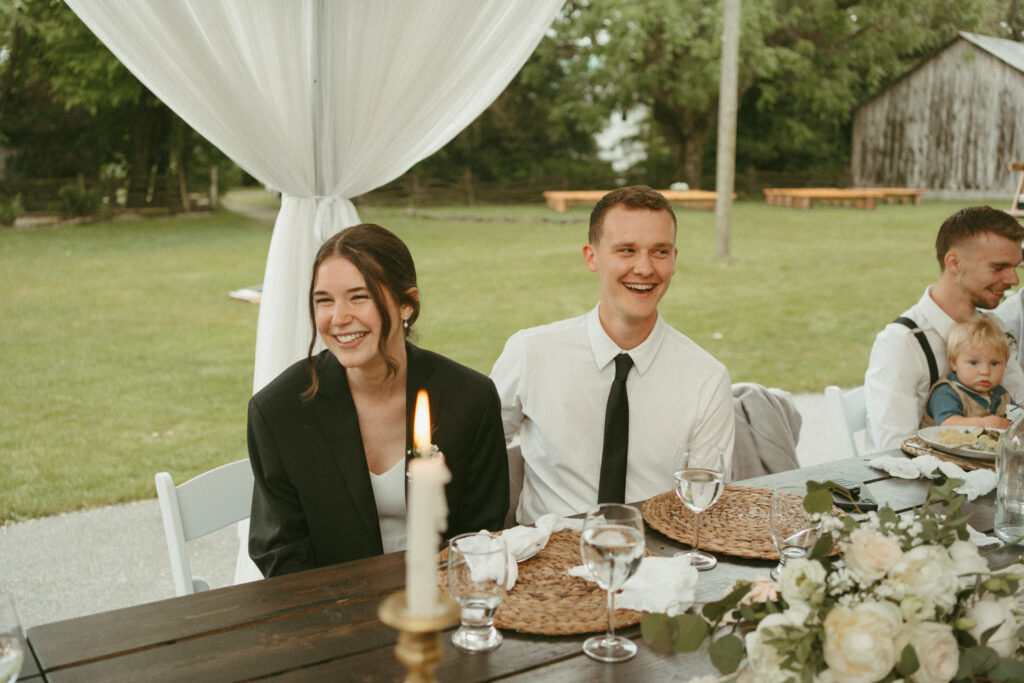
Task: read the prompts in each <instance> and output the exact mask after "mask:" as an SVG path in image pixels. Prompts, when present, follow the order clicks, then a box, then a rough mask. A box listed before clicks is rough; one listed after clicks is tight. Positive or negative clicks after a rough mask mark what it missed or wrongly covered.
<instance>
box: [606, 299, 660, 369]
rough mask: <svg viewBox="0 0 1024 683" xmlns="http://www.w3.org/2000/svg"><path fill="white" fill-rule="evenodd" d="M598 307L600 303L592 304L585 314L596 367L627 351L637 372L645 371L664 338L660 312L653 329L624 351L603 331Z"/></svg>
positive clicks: (652, 361)
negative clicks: (636, 343) (638, 342)
mask: <svg viewBox="0 0 1024 683" xmlns="http://www.w3.org/2000/svg"><path fill="white" fill-rule="evenodd" d="M599 307H600V304H598V305H597V306H594V308H593V310H591V311H590V313H588V314H587V337H588V339H589V340H590V350H591V351H592V352H593V353H594V363H595V364H596V365H597V369H598V370H603V369H604V368H605V367H606V366H607V365H608V364H609V363H611V362H612V361H613V360H615V356H617V355H619V354H620V353H628V354H629V357H630V358H632V359H633V366H634V367H635V368H636V370H637V372H638V373H639V374H641V375H642V374H644V373H645V372H647V369H648V368H650V367H651V364H652V363H654V358H655V356H657V355H658V348H659V347H660V346H661V342H662V340H663V339H664V338H665V329H666V328H667V327H668V325H667V324H666V323H665V321H664V320H663V319H662V317H661V313H660V312H659V313H658V320H657V322H655V323H654V329H652V330H651V333H650V334H649V335H647V339H644V340H643V341H642V342H640V344H639V345H638V346H635V347H634V348H632V349H629V350H628V351H626V350H625V349H620V348H619V346H618V344H616V343H615V342H614V341H612V338H611V337H609V336H608V333H607V332H605V331H604V328H603V327H602V326H601V319H600V317H599V316H598V312H597V311H598V308H599Z"/></svg>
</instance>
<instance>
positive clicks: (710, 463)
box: [674, 446, 725, 572]
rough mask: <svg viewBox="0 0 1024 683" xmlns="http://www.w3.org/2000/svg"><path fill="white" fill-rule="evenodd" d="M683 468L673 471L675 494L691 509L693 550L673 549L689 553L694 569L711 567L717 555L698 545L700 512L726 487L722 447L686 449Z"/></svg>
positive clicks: (682, 461)
mask: <svg viewBox="0 0 1024 683" xmlns="http://www.w3.org/2000/svg"><path fill="white" fill-rule="evenodd" d="M679 460H680V462H681V464H682V469H680V470H678V471H677V472H676V473H675V475H674V476H675V482H676V495H677V496H679V500H681V501H682V503H683V505H685V506H686V507H688V508H690V510H692V511H693V550H689V551H685V552H681V553H676V557H680V556H683V557H688V558H689V559H690V566H691V567H693V568H694V569H696V570H697V571H702V572H704V571H707V570H709V569H714V568H715V566H716V565H718V559H717V558H716V557H715V556H714V555H712V554H710V553H707V552H703V551H702V550H701V549H700V513H702V512H704V511H705V510H707V509H708V508H709V507H711V506H712V505H714V504H715V503H716V502H718V498H719V496H721V495H722V489H724V488H725V467H724V462H723V460H724V458H723V453H722V449H721V448H719V447H717V446H714V447H712V448H711V449H709V450H705V451H704V452H699V451H685V452H683V453H682V457H681V458H680V459H679Z"/></svg>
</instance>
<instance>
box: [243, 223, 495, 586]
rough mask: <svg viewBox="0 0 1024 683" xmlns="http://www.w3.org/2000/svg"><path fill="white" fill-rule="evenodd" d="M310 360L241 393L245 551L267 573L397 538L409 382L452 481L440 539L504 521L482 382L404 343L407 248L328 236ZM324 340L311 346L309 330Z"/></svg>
mask: <svg viewBox="0 0 1024 683" xmlns="http://www.w3.org/2000/svg"><path fill="white" fill-rule="evenodd" d="M313 274H314V276H313V282H312V283H311V285H310V296H309V307H310V318H311V319H312V321H313V326H314V331H313V338H312V340H311V341H310V350H309V356H308V357H307V358H306V359H305V360H303V361H300V362H298V363H296V364H294V365H292V366H291V367H290V368H288V369H287V370H285V371H284V372H283V373H281V374H280V375H279V376H278V377H277V378H276V379H275V380H274V381H273V382H271V383H270V384H268V385H267V386H266V387H264V388H263V389H262V390H260V391H259V392H258V393H257V394H256V395H255V396H253V397H252V400H251V401H250V402H249V426H248V442H249V458H250V460H251V461H252V467H253V472H254V474H255V477H256V485H255V489H254V491H253V501H252V518H251V522H250V531H249V554H250V556H251V557H252V559H253V561H255V563H256V564H257V566H259V568H260V570H261V571H262V572H263V574H264V575H265V576H274V575H277V574H285V573H289V572H295V571H300V570H303V569H311V568H313V567H320V566H324V565H328V564H334V563H337V562H345V561H348V560H354V559H358V558H360V557H368V556H371V555H379V554H381V553H383V552H388V551H391V550H400V549H404V547H405V535H404V534H405V504H404V501H405V468H406V464H407V462H408V459H409V457H411V456H410V454H411V452H412V450H411V449H412V412H413V408H414V404H415V396H416V393H417V391H419V389H421V388H422V389H426V390H427V393H428V394H429V396H430V408H431V422H432V423H433V424H434V426H435V427H434V431H433V434H432V435H431V441H432V442H433V443H434V444H436V445H437V446H438V447H439V448H440V450H441V452H443V453H444V455H445V460H446V463H447V465H448V468H449V469H450V470H451V472H452V481H451V483H450V484H448V486H447V487H446V489H445V495H446V497H447V500H448V510H449V515H448V531H447V536H454V535H456V534H460V533H463V532H467V531H477V530H479V529H484V528H486V529H492V530H495V529H500V528H501V526H502V522H503V520H504V517H505V513H506V511H507V509H508V499H509V488H508V460H507V455H506V451H505V437H504V432H503V430H502V425H501V405H500V402H499V400H498V394H497V391H496V390H495V388H494V385H493V384H492V383H491V380H490V379H489V378H488V377H486V376H485V375H482V374H480V373H478V372H476V371H474V370H471V369H469V368H467V367H464V366H462V365H459V364H458V363H456V362H454V361H452V360H449V359H447V358H445V357H443V356H440V355H438V354H436V353H432V352H430V351H426V350H423V349H419V348H417V347H416V346H413V345H412V344H410V343H408V342H407V341H406V339H405V338H406V336H407V335H408V333H409V330H410V328H411V327H412V325H413V324H414V323H415V322H416V318H417V316H418V315H419V290H418V289H417V287H416V269H415V265H414V264H413V260H412V255H411V254H410V253H409V250H408V248H407V247H406V246H405V244H404V243H403V242H402V241H401V240H400V239H399V238H398V237H397V236H396V235H394V234H393V233H391V232H390V231H388V230H385V229H384V228H382V227H380V226H378V225H372V224H362V225H357V226H354V227H351V228H347V229H345V230H343V231H341V232H339V233H338V234H337V235H335V236H334V237H332V238H330V239H329V240H327V242H325V243H324V245H323V246H322V247H321V248H320V250H319V252H318V253H317V256H316V260H315V261H314V264H313ZM318 335H319V338H320V339H321V340H323V342H324V344H325V345H326V347H327V349H326V350H324V351H322V352H321V353H319V354H317V355H313V348H314V346H315V344H316V339H317V336H318Z"/></svg>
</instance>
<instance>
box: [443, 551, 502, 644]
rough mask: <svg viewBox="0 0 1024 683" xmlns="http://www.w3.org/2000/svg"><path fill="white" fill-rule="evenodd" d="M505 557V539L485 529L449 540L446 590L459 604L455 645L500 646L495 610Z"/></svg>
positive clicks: (500, 588)
mask: <svg viewBox="0 0 1024 683" xmlns="http://www.w3.org/2000/svg"><path fill="white" fill-rule="evenodd" d="M507 571H508V559H507V553H506V550H505V539H503V538H502V537H501V536H498V535H496V534H492V533H490V532H488V531H480V532H474V533H468V534H460V535H458V536H456V537H454V538H452V539H451V540H450V541H449V542H448V591H449V592H450V593H451V594H452V597H453V598H455V601H456V602H458V603H459V605H460V607H461V608H462V609H461V612H460V618H461V622H462V624H461V626H459V628H458V630H456V631H455V633H453V634H452V643H453V644H454V645H455V647H457V648H459V649H460V650H465V651H466V652H490V651H491V650H493V649H495V648H496V647H498V646H499V645H501V641H502V637H501V632H500V631H499V630H498V629H496V628H495V627H494V613H495V612H497V611H498V607H499V606H500V605H501V601H502V599H504V597H505V578H506V576H507Z"/></svg>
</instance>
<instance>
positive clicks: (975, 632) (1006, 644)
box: [967, 597, 1019, 657]
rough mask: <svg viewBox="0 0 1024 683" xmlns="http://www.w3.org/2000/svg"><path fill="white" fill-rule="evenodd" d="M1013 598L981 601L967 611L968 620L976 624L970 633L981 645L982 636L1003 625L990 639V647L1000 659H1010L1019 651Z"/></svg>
mask: <svg viewBox="0 0 1024 683" xmlns="http://www.w3.org/2000/svg"><path fill="white" fill-rule="evenodd" d="M1014 606H1015V605H1014V600H1013V598H1012V597H1005V598H998V599H988V600H980V601H978V602H976V603H975V604H974V605H972V606H971V607H969V608H968V609H967V618H968V619H973V620H974V621H975V622H976V624H975V626H974V628H972V629H970V630H969V631H968V633H970V634H971V635H972V636H974V639H975V640H977V641H978V642H979V643H980V642H981V636H982V634H983V633H985V631H987V630H989V629H990V628H992V627H993V626H995V625H996V624H1001V625H1000V626H999V628H998V629H996V631H995V633H993V634H992V635H991V636H990V637H989V639H988V646H989V647H991V648H992V649H993V650H995V651H996V652H998V653H999V656H1000V657H1009V656H1011V655H1012V654H1013V653H1014V652H1016V650H1017V646H1018V645H1019V643H1018V642H1017V636H1016V633H1017V627H1018V625H1019V624H1018V623H1017V617H1016V616H1015V615H1014V613H1013V608H1014Z"/></svg>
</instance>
